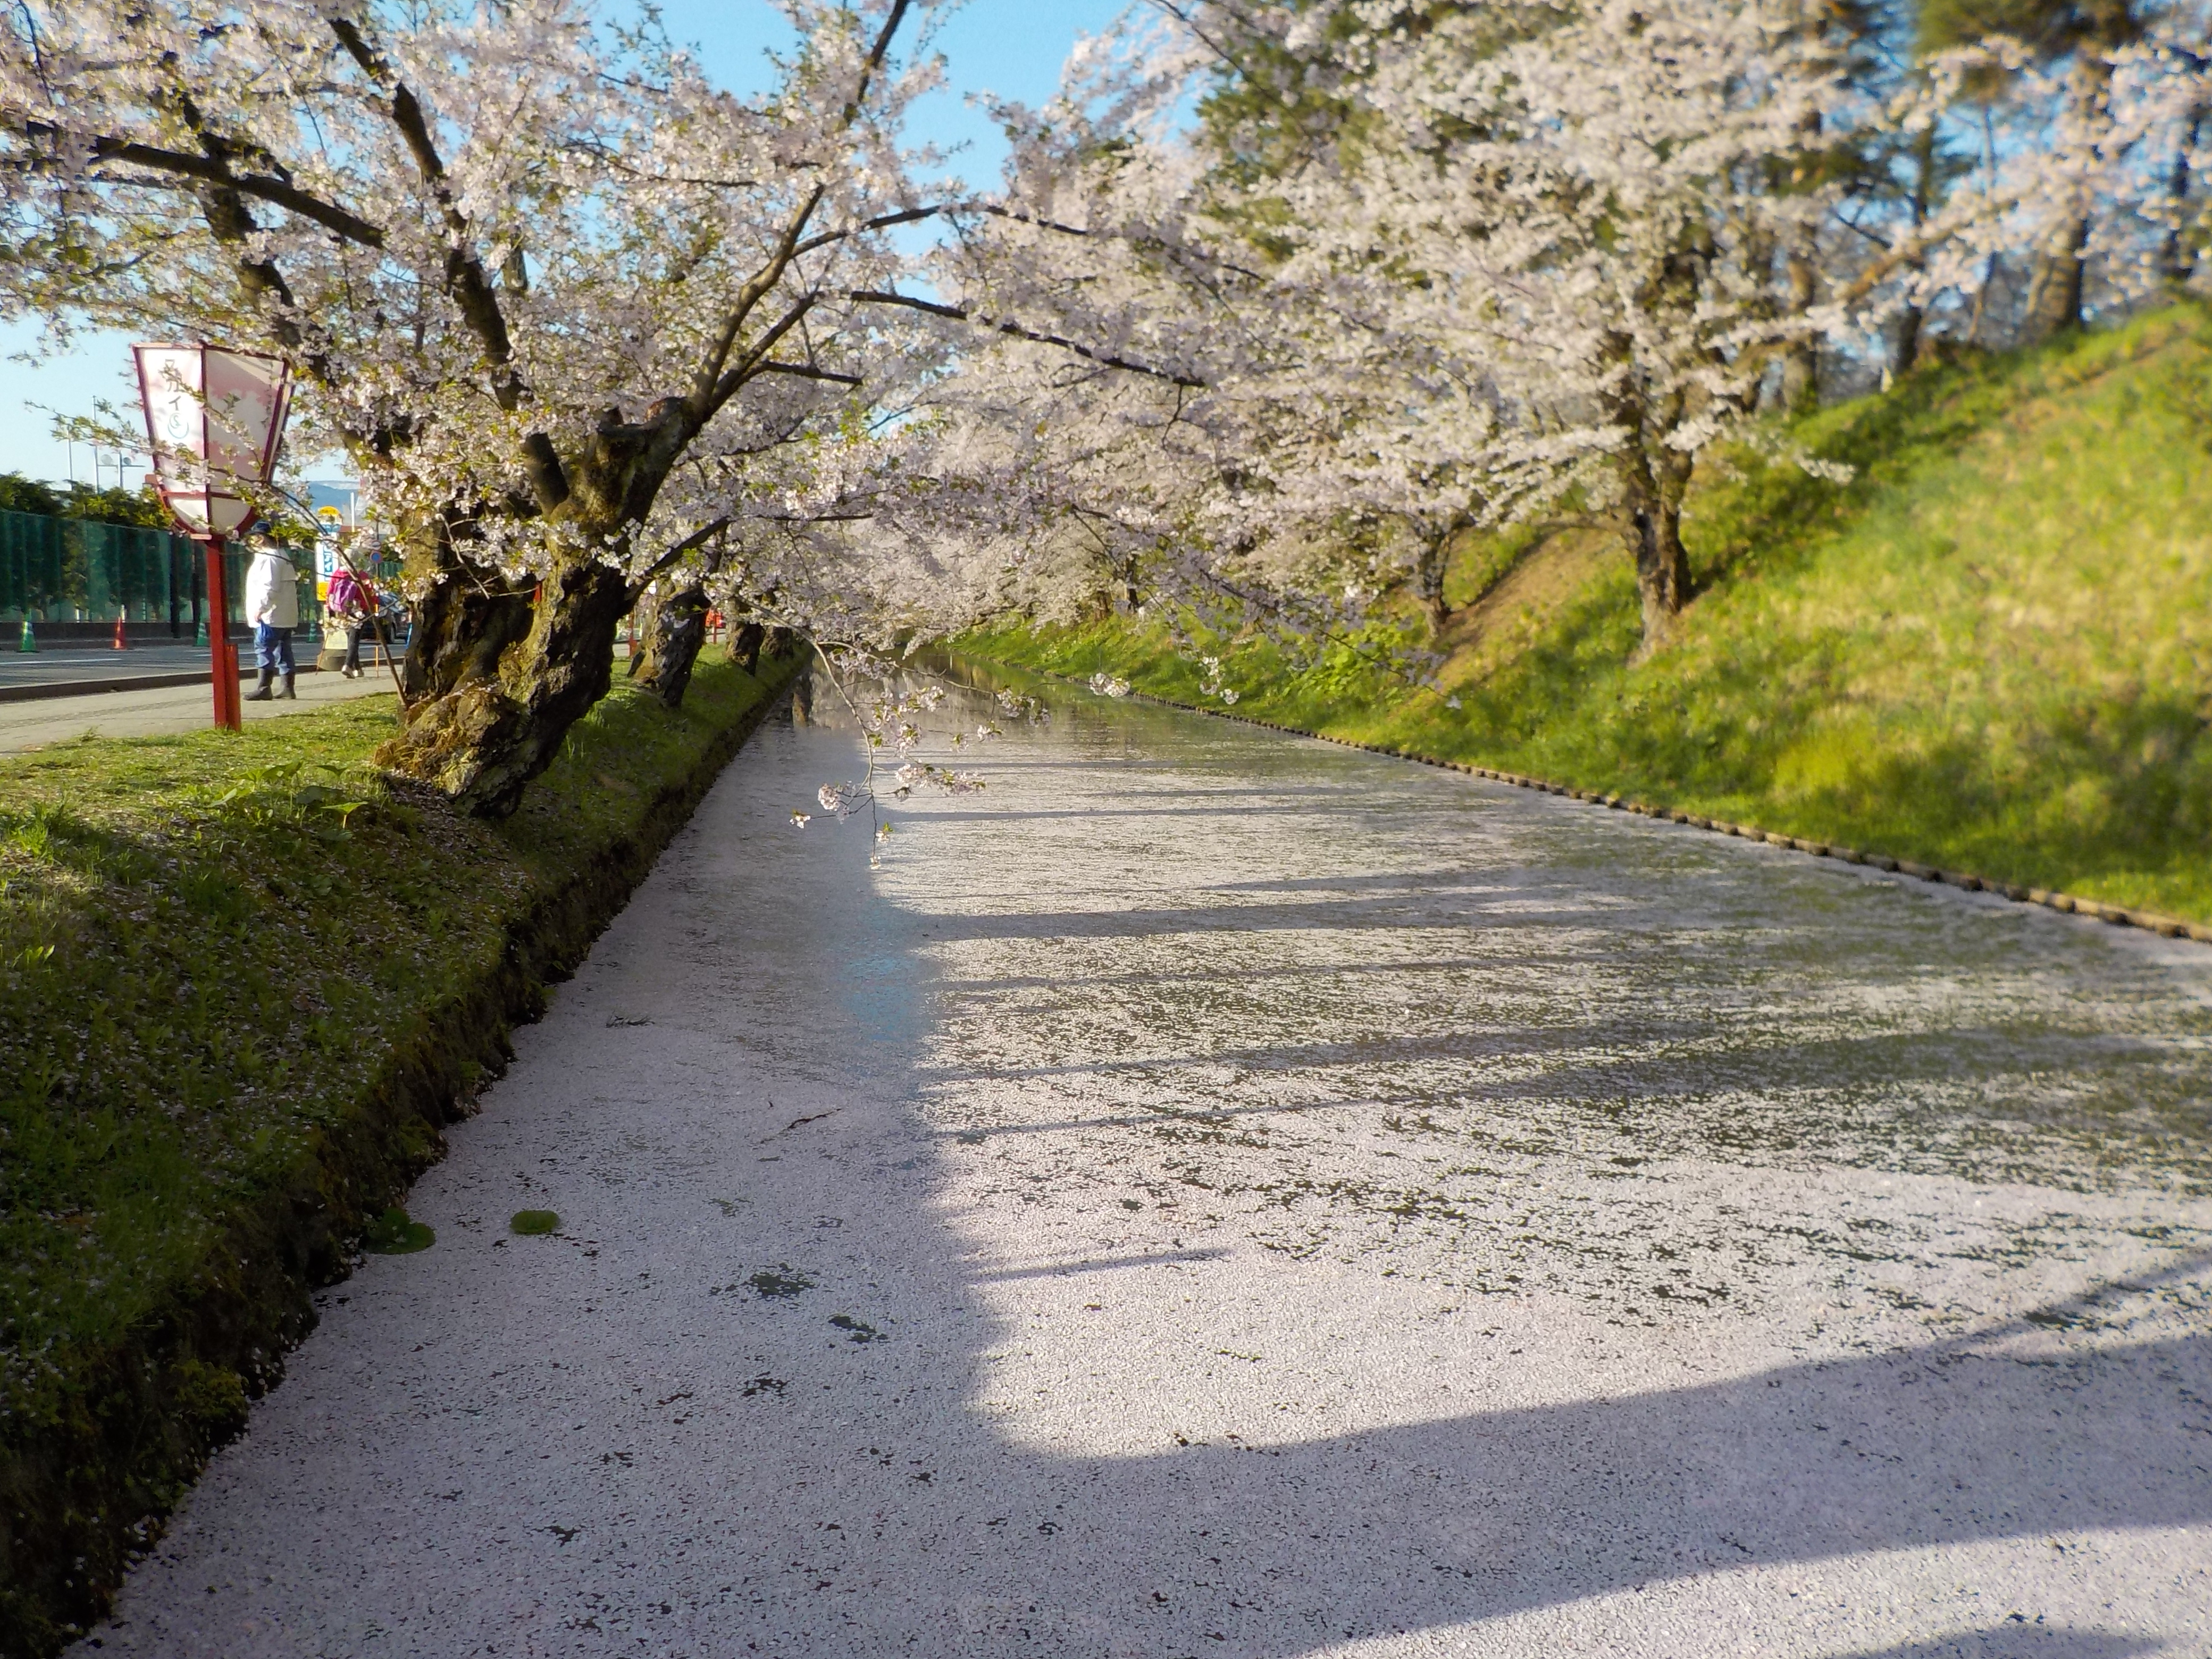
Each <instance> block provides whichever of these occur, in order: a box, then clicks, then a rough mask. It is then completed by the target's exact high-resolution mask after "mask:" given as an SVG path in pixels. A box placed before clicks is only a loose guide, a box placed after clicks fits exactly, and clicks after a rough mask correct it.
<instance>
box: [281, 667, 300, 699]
mask: <svg viewBox="0 0 2212 1659" xmlns="http://www.w3.org/2000/svg"><path fill="white" fill-rule="evenodd" d="M279 684H281V685H282V686H283V690H280V691H279V692H277V694H276V695H277V696H280V697H291V698H293V700H294V701H295V702H296V701H298V698H297V696H295V693H294V692H293V690H292V677H291V676H290V675H289V674H287V675H285V676H284V677H283V679H282V680H281V681H279Z"/></svg>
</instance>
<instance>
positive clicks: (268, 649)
mask: <svg viewBox="0 0 2212 1659" xmlns="http://www.w3.org/2000/svg"><path fill="white" fill-rule="evenodd" d="M250 545H251V546H252V549H253V562H252V563H251V564H249V565H247V566H246V621H248V622H250V623H252V624H253V655H254V665H255V667H256V668H257V669H258V672H259V678H258V679H257V680H256V681H255V683H254V686H253V690H252V691H250V692H249V693H247V694H246V702H268V701H269V697H270V693H269V682H270V680H272V679H275V680H276V681H277V682H278V683H279V684H280V685H281V687H282V688H283V689H282V690H279V691H278V692H277V693H276V695H277V696H280V697H289V696H295V692H294V691H293V690H292V676H293V674H294V673H295V668H294V667H293V664H292V630H293V629H295V628H297V627H298V626H299V625H300V572H299V568H298V567H297V566H296V565H295V564H294V563H293V562H292V556H291V555H290V554H289V552H287V551H286V550H284V549H283V547H282V546H280V545H279V544H277V542H276V539H275V538H272V537H270V536H266V535H261V536H256V537H254V538H253V539H252V543H251V544H250Z"/></svg>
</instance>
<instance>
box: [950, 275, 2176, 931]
mask: <svg viewBox="0 0 2212 1659" xmlns="http://www.w3.org/2000/svg"><path fill="white" fill-rule="evenodd" d="M2208 341H2212V325H2208V324H2207V322H2206V321H2205V319H2203V317H2202V316H2201V315H2200V314H2199V313H2196V312H2194V311H2178V312H2169V313H2161V314H2160V315H2158V316H2155V317H2151V318H2148V319H2142V321H2139V322H2137V323H2136V324H2134V325H2130V326H2129V327H2128V328H2126V329H2124V330H2119V331H2113V332H2111V333H2106V334H2100V335H2096V336H2092V337H2087V338H2082V339H2078V340H2074V341H2070V342H2067V343H2063V344H2060V345H2057V346H2054V347H2051V348H2048V349H2044V350H2042V351H2039V352H2036V353H2033V354H2027V355H2023V356H2018V357H2014V358H2007V359H1993V360H1988V361H1984V362H1977V363H1972V364H1968V365H1966V366H1962V367H1959V368H1950V369H1946V370H1943V371H1940V372H1936V373H1929V374H1920V375H1915V376H1913V377H1911V378H1910V379H1908V380H1905V381H1903V382H1901V383H1900V384H1899V386H1897V387H1896V388H1895V389H1894V390H1893V391H1892V392H1887V393H1885V394H1882V395H1880V396H1875V397H1869V398H1862V399H1860V400H1858V401H1857V402H1854V403H1851V404H1845V405H1842V406H1839V407H1837V408H1833V409H1829V410H1823V411H1822V412H1821V413H1820V414H1819V415H1817V416H1812V417H1809V418H1808V419H1807V420H1806V421H1805V422H1802V423H1801V424H1800V425H1799V426H1798V427H1796V428H1795V429H1794V430H1793V431H1791V432H1790V434H1789V435H1788V437H1789V439H1790V441H1794V442H1795V443H1797V444H1800V445H1802V446H1803V447H1805V448H1806V449H1808V450H1810V451H1811V452H1812V453H1817V454H1820V455H1822V456H1825V457H1827V458H1830V459H1836V460H1839V461H1843V462H1845V463H1848V464H1849V465H1851V466H1852V467H1853V468H1854V469H1855V473H1854V476H1853V477H1851V478H1850V481H1849V482H1848V483H1834V482H1829V481H1826V480H1823V479H1820V478H1816V477H1812V476H1811V475H1809V474H1808V473H1806V472H1805V471H1803V470H1802V468H1800V467H1798V466H1796V465H1793V464H1790V463H1789V462H1787V461H1783V460H1776V459H1762V458H1761V457H1759V456H1758V455H1755V454H1751V453H1743V454H1739V455H1736V456H1735V457H1733V458H1731V461H1730V467H1729V470H1730V471H1732V472H1733V475H1734V476H1732V477H1711V476H1710V475H1711V474H1713V473H1716V472H1717V471H1720V469H1717V468H1712V469H1707V471H1708V474H1709V476H1708V478H1707V480H1706V482H1705V483H1704V484H1703V485H1702V486H1701V487H1700V488H1699V489H1698V491H1697V492H1696V493H1695V495H1694V497H1693V500H1692V517H1691V520H1690V523H1689V525H1688V526H1687V539H1688V540H1689V542H1690V544H1691V547H1692V556H1693V559H1694V562H1695V565H1696V568H1697V570H1698V574H1699V581H1700V586H1701V597H1700V598H1699V599H1698V600H1697V602H1696V603H1695V604H1694V605H1692V607H1691V609H1690V610H1689V611H1688V612H1687V613H1686V615H1685V617H1683V618H1682V620H1681V623H1680V626H1679V628H1678V629H1677V630H1676V631H1675V633H1674V635H1673V637H1672V638H1671V639H1670V640H1669V641H1668V643H1667V645H1666V646H1665V647H1664V648H1662V649H1661V650H1659V651H1657V652H1656V653H1652V654H1650V656H1649V657H1648V658H1647V659H1644V661H1642V662H1640V663H1638V662H1634V661H1633V660H1632V659H1633V658H1634V654H1635V650H1636V646H1637V641H1638V622H1637V607H1636V597H1635V592H1634V586H1633V583H1632V578H1631V574H1630V572H1629V569H1628V567H1627V562H1626V556H1625V555H1624V554H1622V553H1621V552H1620V551H1619V550H1618V546H1617V544H1613V543H1610V542H1609V541H1608V540H1607V538H1606V537H1605V536H1604V535H1603V534H1602V533H1601V532H1593V531H1588V530H1584V531H1570V532H1561V533H1559V534H1557V535H1554V536H1552V537H1550V538H1547V539H1546V540H1544V541H1541V542H1540V543H1537V544H1534V545H1533V546H1531V547H1528V548H1527V549H1525V550H1515V549H1510V548H1508V549H1506V550H1504V551H1505V553H1506V554H1507V555H1509V556H1508V557H1501V553H1500V550H1499V548H1498V547H1497V546H1494V545H1490V546H1483V547H1470V548H1468V549H1467V550H1465V551H1464V553H1463V554H1462V557H1461V559H1460V561H1459V562H1458V564H1457V566H1456V567H1455V570H1454V572H1453V578H1452V581H1451V583H1450V584H1449V586H1447V590H1446V591H1447V593H1448V595H1449V597H1451V598H1452V599H1455V601H1456V602H1457V603H1459V604H1460V605H1462V606H1464V609H1462V611H1460V613H1459V614H1458V615H1457V616H1456V617H1455V618H1454V620H1453V622H1452V623H1451V624H1450V625H1449V627H1448V628H1447V629H1446V630H1445V633H1444V634H1443V636H1442V638H1441V639H1439V640H1438V641H1437V645H1438V647H1439V648H1441V649H1443V651H1444V652H1445V653H1447V655H1446V660H1445V662H1444V665H1443V669H1442V671H1441V673H1440V675H1439V677H1438V680H1439V684H1438V686H1437V688H1436V689H1433V690H1419V689H1415V688H1413V687H1411V686H1408V685H1407V684H1405V683H1404V682H1403V681H1402V680H1399V679H1395V678H1392V677H1391V676H1389V674H1387V673H1383V672H1380V671H1376V670H1374V669H1373V668H1371V667H1370V666H1368V665H1366V663H1365V661H1364V659H1362V658H1361V657H1360V656H1359V655H1358V653H1356V652H1355V651H1354V650H1352V649H1350V648H1338V649H1334V650H1332V651H1330V652H1329V653H1327V654H1326V655H1325V656H1324V658H1323V659H1322V660H1321V661H1320V662H1319V663H1317V664H1314V665H1308V666H1305V667H1304V668H1302V669H1296V670H1294V669H1293V668H1292V667H1291V665H1288V664H1286V663H1285V661H1284V659H1283V658H1282V657H1281V656H1280V654H1279V653H1277V652H1276V651H1274V650H1273V648H1272V647H1268V646H1267V645H1266V644H1264V643H1262V642H1259V641H1255V640H1252V639H1249V638H1233V637H1232V638H1229V639H1220V638H1213V639H1209V640H1207V641H1205V648H1206V649H1207V650H1210V651H1212V652H1214V653H1217V654H1219V655H1220V656H1221V657H1222V658H1223V659H1224V660H1225V664H1226V665H1227V674H1226V679H1227V683H1228V684H1229V686H1230V687H1231V689H1233V690H1236V691H1237V692H1238V693H1239V701H1238V702H1237V705H1236V706H1237V712H1238V713H1240V714H1253V715H1256V716H1258V717H1260V718H1262V719H1266V720H1276V721H1279V722H1281V723H1283V724H1285V725H1290V726H1299V727H1302V728H1304V729H1306V730H1310V731H1320V732H1328V733H1329V734H1331V735H1333V736H1339V737H1346V738H1355V739H1358V740H1361V741H1365V742H1371V743H1383V744H1392V745H1394V746H1397V747H1401V748H1404V749H1407V750H1415V751H1418V752H1420V753H1424V754H1429V755H1433V756H1437V757H1442V758H1445V759H1452V760H1464V761H1469V762H1473V763H1477V764H1481V765H1486V766H1492V767H1496V768H1498V769H1502V770H1509V771H1516V772H1523V773H1528V774H1531V775H1537V776H1541V777H1547V778H1550V779H1553V780H1556V781H1559V782H1562V783H1565V784H1569V785H1571V786H1573V787H1581V788H1586V789H1591V790H1595V791H1599V792H1601V793H1622V794H1628V795H1636V796H1641V797H1643V798H1644V799H1650V800H1654V801H1658V802H1662V803H1664V804H1667V805H1672V806H1674V807H1678V808H1680V809H1681V810H1684V811H1691V812H1695V813H1699V814H1702V815H1705V816H1710V817H1721V818H1727V819H1731V820H1735V821H1741V822H1746V823H1756V824H1759V825H1761V826H1763V827H1765V828H1767V829H1774V830H1778V831H1780V832H1782V833H1784V834H1788V835H1793V836H1803V837H1805V838H1807V839H1809V840H1814V841H1823V842H1840V843H1844V844H1849V845H1852V846H1857V847H1862V848H1869V849H1870V850H1875V851H1879V852H1882V853H1886V854H1889V855H1891V856H1893V857H1899V858H1907V859H1912V860H1917V861H1920V862H1923V863H1926V864H1931V865H1937V866H1946V867H1949V868H1954V869H1963V870H1970V871H1974V872H1978V873H1982V874H1985V875H1989V876H1990V877H1993V878H1997V879H2000V880H2003V881H2007V882H2013V883H2017V884H2021V885H2023V886H2033V887H2047V888H2061V889H2063V890H2067V891H2069V892H2074V893H2079V894H2081V895H2083V896H2088V897H2092V898H2096V899H2100V900H2103V901H2105V902H2110V903H2114V904H2120V905H2127V906H2133V907H2138V908H2146V909H2151V910H2158V911H2164V912H2166V913H2168V914H2172V915H2180V916H2184V917H2187V918H2189V919H2191V920H2195V921H2205V920H2212V741H2208V739H2207V737H2206V732H2207V726H2208V721H2212V349H2208ZM1501 571H1502V575H1501V574H1500V573H1501ZM1402 626H1404V627H1406V628H1407V629H1410V628H1411V626H1412V625H1411V624H1410V623H1407V624H1402ZM963 648H964V649H966V650H968V651H969V652H971V653H974V654H976V655H979V656H982V657H986V658H990V659H996V660H999V661H1001V662H1006V663H1008V664H1011V665H1018V666H1026V667H1031V668H1039V669H1044V670H1048V671H1054V672H1060V673H1072V674H1077V675H1084V676H1087V675H1089V674H1091V672H1093V671H1098V670H1102V669H1103V670H1109V671H1113V672H1115V673H1118V674H1120V675H1122V676H1123V677H1125V678H1127V679H1128V680H1130V681H1131V683H1132V684H1134V685H1135V686H1136V687H1137V689H1138V690H1145V691H1151V692H1154V693H1156V694H1158V695H1160V696H1170V697H1175V698H1177V699H1179V700H1182V701H1184V702H1193V703H1198V704H1201V705H1203V704H1208V703H1212V704H1213V705H1214V706H1219V699H1218V698H1215V697H1209V696H1207V695H1206V692H1205V690H1204V688H1203V685H1202V683H1201V677H1200V671H1199V669H1198V668H1197V667H1196V665H1194V664H1192V663H1190V662H1188V660H1186V659H1182V658H1179V657H1178V656H1177V655H1176V653H1175V652H1174V651H1173V649H1172V648H1171V647H1170V644H1169V641H1168V640H1167V638H1166V635H1165V633H1164V630H1163V629H1159V628H1158V627H1157V626H1152V627H1146V626H1144V625H1142V624H1135V623H1131V622H1129V621H1127V619H1121V618H1115V619H1109V620H1107V621H1103V622H1100V623H1094V624H1091V625H1087V626H1079V627H1056V628H1037V629H1024V628H1006V629H996V630H993V631H990V632H987V633H982V634H978V635H971V636H969V638H968V639H967V640H966V641H963ZM1455 705H1456V706H1455Z"/></svg>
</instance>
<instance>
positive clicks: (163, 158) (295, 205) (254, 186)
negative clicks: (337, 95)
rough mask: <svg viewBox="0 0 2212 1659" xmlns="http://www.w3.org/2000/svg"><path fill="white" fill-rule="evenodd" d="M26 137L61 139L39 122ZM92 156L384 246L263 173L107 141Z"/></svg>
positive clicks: (354, 219)
mask: <svg viewBox="0 0 2212 1659" xmlns="http://www.w3.org/2000/svg"><path fill="white" fill-rule="evenodd" d="M24 131H26V132H27V133H30V134H33V135H36V136H42V137H44V136H52V137H58V136H59V130H58V129H57V128H55V127H53V126H51V125H48V124H47V123H46V122H43V121H34V122H31V123H29V124H27V125H26V126H25V128H24ZM92 153H93V156H94V159H95V160H97V161H121V162H124V163H125V164H127V165H129V166H131V167H145V168H148V169H149V170H150V171H152V172H155V173H174V174H177V175H178V176H179V177H180V178H185V179H197V180H199V181H200V182H201V183H203V184H210V185H222V186H224V187H226V188H228V189H230V190H234V191H238V192H240V194H241V195H246V196H251V197H255V198H256V199H257V200H259V201H264V202H267V203H269V204H270V205H272V206H275V207H281V208H283V209H285V210H287V211H289V212H292V213H296V214H298V215H299V216H301V218H302V219H309V220H312V221H313V222H315V223H316V224H319V225H320V226H322V227H323V228H324V229H325V230H328V231H331V232H334V233H336V234H337V235H339V236H342V237H343V238H344V239H345V240H347V241H349V242H356V243H358V244H359V245H360V246H362V247H374V248H380V247H382V246H384V233H383V231H382V230H380V229H379V228H377V227H376V226H374V225H373V224H371V223H369V222H368V220H366V219H364V218H362V217H361V216H359V215H358V214H354V213H349V212H348V211H347V210H345V209H343V208H342V207H339V206H337V205H336V204H333V203H330V202H325V201H324V200H323V199H322V198H321V197H315V196H310V195H309V194H307V191H304V190H301V189H299V188H297V187H296V186H295V185H288V184H286V183H285V182H284V181H283V179H273V178H270V176H269V175H268V174H266V173H233V172H232V171H231V170H230V168H229V167H227V166H226V165H225V164H224V163H222V162H221V161H215V160H212V159H211V158H210V157H208V156H204V155H186V154H185V153H184V152H183V151H181V150H173V149H158V148H156V147H155V146H154V145H152V144H141V143H136V142H134V141H132V140H131V139H127V138H116V137H106V136H101V137H94V139H93V140H92Z"/></svg>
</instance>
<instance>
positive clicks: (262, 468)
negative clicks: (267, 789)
mask: <svg viewBox="0 0 2212 1659" xmlns="http://www.w3.org/2000/svg"><path fill="white" fill-rule="evenodd" d="M131 355H132V356H134V357H136V358H137V362H138V398H139V402H140V403H141V404H143V406H144V408H145V410H146V441H147V447H148V448H149V451H150V453H152V455H153V458H154V481H155V488H156V489H159V490H160V491H161V500H162V501H163V503H164V504H165V505H166V506H167V507H168V509H169V513H170V516H171V517H172V518H173V519H175V520H176V521H177V527H178V528H179V530H181V531H183V532H184V533H185V535H187V536H189V537H191V538H192V539H193V540H194V541H197V542H200V543H202V544H204V545H205V547H206V549H207V586H208V645H209V654H210V670H211V672H212V674H213V677H214V680H215V723H216V725H217V726H227V727H228V728H229V729H230V730H231V731H234V732H235V731H237V730H238V729H239V728H240V726H242V725H243V724H244V720H243V718H242V716H243V712H244V711H243V709H242V708H241V706H240V702H239V694H238V678H239V675H238V648H237V647H235V646H234V645H232V644H231V642H230V638H229V634H230V596H229V594H228V592H227V591H226V589H227V586H228V584H227V582H226V580H225V579H224V571H223V562H222V555H223V544H224V542H225V541H226V540H227V539H228V538H229V537H231V536H234V535H235V534H237V533H238V532H240V530H242V529H244V528H245V527H246V526H247V525H248V524H250V523H252V520H253V517H254V514H255V512H256V510H257V509H256V508H255V507H254V505H253V501H252V493H253V492H254V491H255V490H258V489H262V488H264V487H265V486H266V485H267V484H268V483H269V479H270V475H271V474H272V473H273V472H274V471H276V448H277V446H278V445H279V444H280V443H282V442H283V437H284V416H285V413H286V411H287V409H288V408H289V404H290V402H291V392H292V387H291V380H290V374H289V369H288V368H287V366H286V364H285V362H284V360H283V358H281V357H272V356H268V355H266V354H265V353H263V352H258V351H234V350H232V349H229V348H228V347H227V346H211V345H204V344H201V345H138V346H133V347H131Z"/></svg>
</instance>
